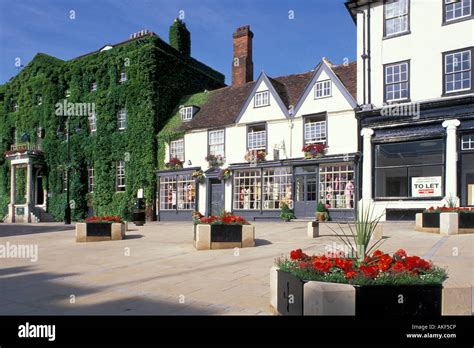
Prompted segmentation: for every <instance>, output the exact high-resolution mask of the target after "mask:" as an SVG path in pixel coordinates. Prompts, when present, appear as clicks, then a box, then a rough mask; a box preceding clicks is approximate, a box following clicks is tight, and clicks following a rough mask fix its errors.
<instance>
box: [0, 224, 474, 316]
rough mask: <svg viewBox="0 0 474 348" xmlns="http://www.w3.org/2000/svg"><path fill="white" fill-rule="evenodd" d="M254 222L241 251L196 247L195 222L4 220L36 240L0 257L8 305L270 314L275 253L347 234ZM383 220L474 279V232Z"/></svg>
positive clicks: (400, 236) (406, 240) (397, 238)
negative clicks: (90, 228)
mask: <svg viewBox="0 0 474 348" xmlns="http://www.w3.org/2000/svg"><path fill="white" fill-rule="evenodd" d="M254 224H255V226H256V239H257V241H256V242H257V246H256V247H255V248H243V249H239V250H237V251H236V250H233V249H227V250H206V251H196V250H195V249H194V247H193V244H192V239H193V227H192V225H191V223H190V222H156V223H148V224H146V225H145V226H143V227H136V226H134V225H133V224H130V225H129V228H130V229H131V231H129V232H127V237H126V239H124V240H122V241H109V242H96V243H75V241H74V226H64V225H62V224H46V223H44V224H36V225H22V224H16V225H7V224H0V245H6V244H7V242H8V243H10V245H19V244H27V245H38V261H37V262H31V261H30V260H29V259H16V258H1V259H0V314H4V315H10V314H11V315H13V314H18V315H21V314H24V315H27V314H29V315H42V314H44V315H50V314H59V315H61V314H64V315H77V314H87V315H99V314H124V315H127V314H135V315H139V314H144V315H153V314H155V315H159V314H164V315H195V314H204V315H206V314H210V315H215V314H241V315H253V314H263V315H266V314H272V312H271V310H270V307H269V269H270V267H271V266H272V264H273V260H274V259H275V258H276V257H278V256H281V255H287V254H288V253H289V251H290V250H292V249H295V248H302V249H303V250H304V251H306V252H308V253H322V252H324V251H325V247H327V246H328V245H331V244H332V243H338V244H340V240H339V239H338V238H337V237H336V236H335V235H334V233H333V232H332V231H331V230H330V229H329V228H328V227H327V226H325V225H322V227H321V237H319V238H315V239H310V238H308V237H307V236H306V222H291V223H284V222H277V221H274V222H255V223H254ZM383 225H384V235H385V236H386V237H385V242H384V244H383V246H382V247H381V249H382V250H384V251H387V252H393V251H396V250H397V249H399V248H404V249H406V250H407V252H408V253H409V254H416V255H419V256H424V257H425V258H429V259H431V260H433V262H434V263H435V264H437V265H439V266H442V267H447V268H448V272H449V275H450V281H451V280H456V281H461V282H466V283H470V284H474V272H473V264H474V235H458V236H449V237H443V236H440V235H437V234H431V233H421V232H415V231H414V227H415V226H414V222H386V223H384V224H383ZM332 226H333V227H337V225H332Z"/></svg>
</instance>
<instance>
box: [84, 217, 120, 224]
mask: <svg viewBox="0 0 474 348" xmlns="http://www.w3.org/2000/svg"><path fill="white" fill-rule="evenodd" d="M84 221H85V222H86V223H107V224H113V223H116V224H120V223H121V222H122V218H121V217H120V216H92V217H89V218H87V219H85V220H84Z"/></svg>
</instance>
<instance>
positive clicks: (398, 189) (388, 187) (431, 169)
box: [375, 139, 444, 198]
mask: <svg viewBox="0 0 474 348" xmlns="http://www.w3.org/2000/svg"><path fill="white" fill-rule="evenodd" d="M443 173H444V143H443V140H441V139H436V140H422V141H411V142H404V143H390V144H378V145H375V196H376V197H377V198H409V197H426V198H429V197H440V196H442V194H443V191H442V189H443V187H442V184H443Z"/></svg>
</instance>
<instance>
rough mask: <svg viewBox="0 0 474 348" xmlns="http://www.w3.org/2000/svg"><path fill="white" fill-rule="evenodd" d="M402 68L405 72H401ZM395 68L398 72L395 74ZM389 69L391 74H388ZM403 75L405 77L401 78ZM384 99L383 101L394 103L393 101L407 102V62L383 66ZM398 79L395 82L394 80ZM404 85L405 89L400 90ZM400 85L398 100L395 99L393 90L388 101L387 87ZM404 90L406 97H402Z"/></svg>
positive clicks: (408, 96)
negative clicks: (403, 67)
mask: <svg viewBox="0 0 474 348" xmlns="http://www.w3.org/2000/svg"><path fill="white" fill-rule="evenodd" d="M402 66H405V67H406V69H405V72H402ZM395 68H398V72H395ZM389 69H391V71H392V73H391V74H389V73H388V70H389ZM403 74H405V75H406V78H405V79H404V78H403ZM383 75H384V98H385V101H386V102H387V103H388V102H395V101H401V100H408V99H409V98H410V64H409V62H408V61H404V62H398V63H392V64H386V65H385V66H384V74H383ZM389 77H391V78H392V80H391V81H390V82H389ZM395 78H398V80H397V81H395V80H394V79H395ZM404 84H406V88H402V87H403V85H404ZM396 85H400V98H395V97H394V96H395V89H393V90H392V92H391V93H392V95H393V97H392V98H391V99H390V98H389V97H388V95H389V92H388V87H389V86H394V88H395V86H396ZM404 90H406V92H407V96H406V97H402V92H403V91H404Z"/></svg>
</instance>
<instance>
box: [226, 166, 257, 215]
mask: <svg viewBox="0 0 474 348" xmlns="http://www.w3.org/2000/svg"><path fill="white" fill-rule="evenodd" d="M233 177H234V209H236V210H256V209H260V202H261V197H262V196H261V194H262V177H261V172H260V169H252V170H236V171H234V176H233Z"/></svg>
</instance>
